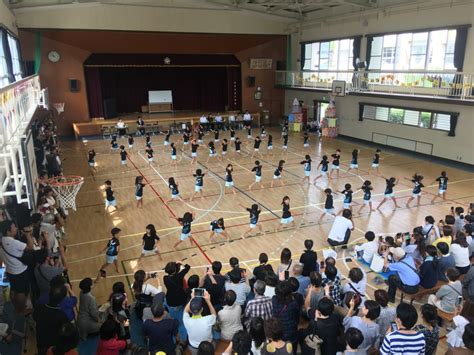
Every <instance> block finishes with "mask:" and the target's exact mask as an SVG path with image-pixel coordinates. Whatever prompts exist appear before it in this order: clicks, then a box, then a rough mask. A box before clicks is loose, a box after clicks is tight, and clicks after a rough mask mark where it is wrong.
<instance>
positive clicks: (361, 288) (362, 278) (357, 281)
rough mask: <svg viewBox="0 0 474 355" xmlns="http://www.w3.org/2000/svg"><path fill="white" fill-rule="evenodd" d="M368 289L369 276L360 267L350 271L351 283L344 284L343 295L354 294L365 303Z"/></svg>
mask: <svg viewBox="0 0 474 355" xmlns="http://www.w3.org/2000/svg"><path fill="white" fill-rule="evenodd" d="M366 287H367V275H366V274H365V272H364V271H363V270H362V269H361V268H358V267H353V268H351V269H350V270H349V281H348V282H346V283H345V284H344V287H343V288H342V293H343V294H346V293H348V292H353V293H355V294H357V296H359V297H360V298H361V300H362V301H363V300H364V299H365V289H366Z"/></svg>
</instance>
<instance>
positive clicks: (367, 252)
mask: <svg viewBox="0 0 474 355" xmlns="http://www.w3.org/2000/svg"><path fill="white" fill-rule="evenodd" d="M365 239H367V242H366V243H364V244H361V245H356V247H355V251H356V252H357V254H358V255H357V256H358V257H359V252H361V254H362V259H364V261H365V262H366V263H367V264H369V265H370V263H371V262H372V259H373V257H374V254H375V253H376V252H377V251H378V250H379V243H378V241H377V240H375V233H374V232H372V231H368V232H367V233H365Z"/></svg>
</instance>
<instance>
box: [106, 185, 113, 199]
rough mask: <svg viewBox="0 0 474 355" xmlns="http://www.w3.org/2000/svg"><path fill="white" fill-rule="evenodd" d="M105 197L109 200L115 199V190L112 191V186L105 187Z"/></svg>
mask: <svg viewBox="0 0 474 355" xmlns="http://www.w3.org/2000/svg"><path fill="white" fill-rule="evenodd" d="M105 198H106V199H107V201H113V200H115V197H114V192H113V191H112V188H111V187H107V188H106V189H105Z"/></svg>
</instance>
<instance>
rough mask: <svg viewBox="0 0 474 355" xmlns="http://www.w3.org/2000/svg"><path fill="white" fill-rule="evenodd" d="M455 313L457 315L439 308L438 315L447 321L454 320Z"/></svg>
mask: <svg viewBox="0 0 474 355" xmlns="http://www.w3.org/2000/svg"><path fill="white" fill-rule="evenodd" d="M454 315H455V313H454V312H453V313H451V312H445V311H442V310H441V309H439V308H438V317H440V318H441V319H442V320H445V321H447V322H452V321H453V318H454Z"/></svg>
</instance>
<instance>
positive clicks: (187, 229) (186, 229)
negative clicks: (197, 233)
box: [181, 221, 192, 234]
mask: <svg viewBox="0 0 474 355" xmlns="http://www.w3.org/2000/svg"><path fill="white" fill-rule="evenodd" d="M191 222H192V221H182V222H181V225H182V226H183V228H182V229H181V233H183V234H188V233H191Z"/></svg>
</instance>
